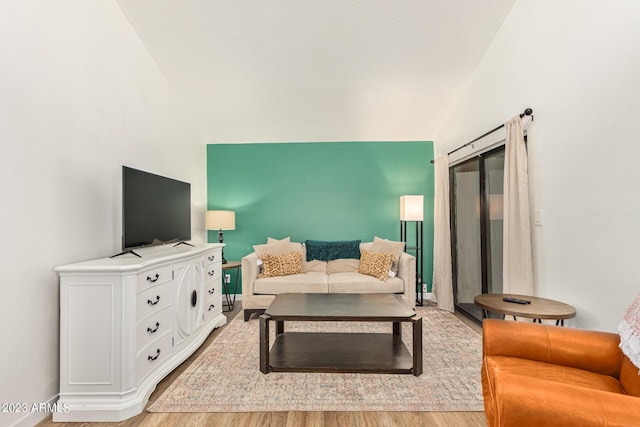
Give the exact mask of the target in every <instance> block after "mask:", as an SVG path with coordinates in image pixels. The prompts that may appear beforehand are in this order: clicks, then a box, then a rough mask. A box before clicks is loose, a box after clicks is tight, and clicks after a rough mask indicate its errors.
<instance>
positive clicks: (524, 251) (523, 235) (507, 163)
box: [502, 116, 533, 295]
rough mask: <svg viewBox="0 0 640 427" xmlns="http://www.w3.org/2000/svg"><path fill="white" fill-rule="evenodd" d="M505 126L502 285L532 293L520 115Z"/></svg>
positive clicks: (510, 290)
mask: <svg viewBox="0 0 640 427" xmlns="http://www.w3.org/2000/svg"><path fill="white" fill-rule="evenodd" d="M505 129H506V134H507V135H506V141H505V160H504V220H503V233H504V236H503V237H504V243H503V249H502V260H503V270H502V280H503V283H502V287H503V292H504V293H509V294H520V295H532V294H533V264H532V261H531V222H530V219H529V178H528V172H527V149H526V146H525V142H524V134H523V131H522V119H521V118H520V116H515V117H513V118H512V119H511V120H509V121H508V122H507V123H505Z"/></svg>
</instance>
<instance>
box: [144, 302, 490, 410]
mask: <svg viewBox="0 0 640 427" xmlns="http://www.w3.org/2000/svg"><path fill="white" fill-rule="evenodd" d="M416 311H417V314H418V315H419V316H421V317H422V319H423V340H424V341H423V346H424V347H423V357H424V360H423V366H424V372H423V374H422V375H421V376H419V377H415V376H413V375H400V374H341V373H330V374H329V373H327V374H325V373H281V372H272V373H269V374H267V375H265V374H262V373H261V372H260V370H259V351H258V348H259V347H258V342H259V341H258V337H259V334H258V320H256V319H252V320H250V321H248V322H245V321H244V320H243V319H242V316H241V315H238V316H236V317H235V318H234V319H233V320H232V321H231V322H230V323H229V324H228V325H227V326H226V327H225V328H224V330H223V331H221V333H220V335H219V336H218V337H216V339H215V340H214V341H213V342H212V343H211V344H210V345H209V347H208V348H207V349H205V351H204V352H202V354H200V356H199V357H198V358H197V359H196V360H195V361H193V363H191V365H190V366H189V367H188V368H187V369H186V370H185V371H184V372H183V373H182V374H181V375H180V376H179V377H178V378H177V379H176V380H175V381H174V382H173V383H172V384H171V386H169V388H168V389H167V390H165V392H164V393H163V394H162V395H161V396H160V397H159V398H158V399H157V400H156V401H155V402H154V403H153V404H152V405H151V406H150V407H149V408H148V410H149V411H150V412H268V411H433V412H437V411H482V410H483V403H482V391H481V384H480V363H481V357H482V344H481V337H480V335H478V334H477V333H476V332H475V331H473V330H472V329H471V328H470V327H469V326H467V325H465V324H464V323H463V322H461V321H460V320H458V319H457V318H456V317H455V316H454V315H452V314H451V313H449V312H446V311H441V310H438V309H437V308H425V307H418V308H417V309H416ZM272 323H273V322H272ZM271 327H272V329H271V333H270V334H269V335H270V337H271V340H272V341H273V339H274V337H273V336H274V335H275V333H274V329H273V327H274V326H273V324H272V325H271ZM285 329H286V330H287V331H321V330H322V331H332V332H352V331H358V332H389V333H390V332H391V325H390V324H389V323H370V322H286V323H285ZM402 334H403V340H404V342H405V343H406V344H407V347H408V348H409V351H411V327H410V326H409V324H405V325H404V328H402Z"/></svg>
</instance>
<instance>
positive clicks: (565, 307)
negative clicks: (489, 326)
mask: <svg viewBox="0 0 640 427" xmlns="http://www.w3.org/2000/svg"><path fill="white" fill-rule="evenodd" d="M504 297H512V298H519V299H525V300H529V301H531V303H530V304H514V303H512V302H505V301H503V300H502V298H504ZM474 302H475V303H476V305H478V306H480V307H481V308H482V318H486V317H487V311H491V312H494V313H500V314H502V317H503V318H504V316H505V315H509V316H513V317H514V319H516V316H519V317H525V318H528V319H533V321H534V322H537V323H542V319H552V320H555V321H556V325H560V326H564V319H571V318H572V317H575V316H576V309H575V308H573V307H572V306H570V305H569V304H565V303H563V302H560V301H555V300H552V299H547V298H540V297H534V296H531V295H513V294H481V295H476V297H475V298H474Z"/></svg>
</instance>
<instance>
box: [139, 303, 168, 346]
mask: <svg viewBox="0 0 640 427" xmlns="http://www.w3.org/2000/svg"><path fill="white" fill-rule="evenodd" d="M136 329H137V332H136V333H137V337H138V341H137V344H136V348H137V351H140V350H142V349H143V348H145V347H146V346H147V345H149V343H150V342H152V341H153V340H155V339H156V338H158V337H159V336H161V335H164V333H165V332H169V331H171V307H165V308H163V309H162V310H160V311H158V312H157V313H153V314H151V315H150V316H147V317H145V318H144V319H142V320H140V321H139V322H138V326H137V328H136Z"/></svg>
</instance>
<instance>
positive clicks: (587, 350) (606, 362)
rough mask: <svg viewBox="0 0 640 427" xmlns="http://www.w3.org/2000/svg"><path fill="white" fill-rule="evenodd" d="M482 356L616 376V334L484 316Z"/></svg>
mask: <svg viewBox="0 0 640 427" xmlns="http://www.w3.org/2000/svg"><path fill="white" fill-rule="evenodd" d="M482 337H483V339H482V352H483V355H484V356H489V355H497V356H511V357H518V358H521V359H529V360H536V361H540V362H547V363H553V364H556V365H563V366H570V367H574V368H578V369H583V370H587V371H591V372H596V373H600V374H603V375H610V376H612V377H615V378H620V366H621V363H622V353H621V351H620V349H619V348H618V344H619V342H620V341H619V338H618V335H617V334H613V333H608V332H597V331H587V330H583V329H572V328H564V327H560V326H552V325H541V324H536V323H526V322H513V321H508V320H497V319H485V320H484V321H483V322H482Z"/></svg>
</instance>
